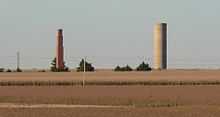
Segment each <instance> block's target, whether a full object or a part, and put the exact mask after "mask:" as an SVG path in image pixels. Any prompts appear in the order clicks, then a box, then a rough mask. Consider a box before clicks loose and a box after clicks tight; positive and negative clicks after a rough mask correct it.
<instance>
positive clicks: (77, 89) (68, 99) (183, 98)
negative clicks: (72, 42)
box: [0, 70, 220, 117]
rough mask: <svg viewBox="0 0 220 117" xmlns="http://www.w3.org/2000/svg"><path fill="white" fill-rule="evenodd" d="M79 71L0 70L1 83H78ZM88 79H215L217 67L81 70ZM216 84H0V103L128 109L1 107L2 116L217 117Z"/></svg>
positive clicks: (219, 75) (218, 96)
mask: <svg viewBox="0 0 220 117" xmlns="http://www.w3.org/2000/svg"><path fill="white" fill-rule="evenodd" d="M81 80H82V73H76V72H70V73H32V72H25V73H0V82H6V81H7V82H48V81H53V82H63V81H65V82H78V81H81ZM86 81H87V82H149V81H151V82H154V83H157V82H179V81H182V82H195V83H196V82H197V83H198V82H201V81H203V82H219V81H220V71H218V70H169V71H161V72H158V71H154V72H129V73H128V72H123V73H121V72H111V71H104V72H101V71H98V72H95V73H86ZM219 91H220V85H219V84H209V85H208V84H194V85H187V84H185V85H180V84H179V85H172V84H168V85H154V84H152V85H140V84H136V85H104V84H102V85H86V86H85V87H82V86H81V85H37V86H36V85H23V86H22V85H19V86H18V85H11V86H7V85H1V86H0V104H7V103H10V104H23V105H27V104H28V105H36V104H48V105H50V104H58V105H59V104H66V105H106V106H125V107H127V108H97V107H94V108H44V107H40V108H6V107H4V108H0V116H3V117H11V116H13V117H23V116H28V117H38V116H41V117H50V116H54V117H69V116H77V117H97V116H98V117H103V116H105V117H144V116H150V117H177V116H178V117H195V116H199V117H218V116H220V93H219Z"/></svg>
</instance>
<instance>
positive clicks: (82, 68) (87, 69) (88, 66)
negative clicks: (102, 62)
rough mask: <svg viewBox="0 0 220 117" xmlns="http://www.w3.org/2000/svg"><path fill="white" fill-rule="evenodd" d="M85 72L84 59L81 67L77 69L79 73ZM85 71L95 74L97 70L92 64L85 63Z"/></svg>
mask: <svg viewBox="0 0 220 117" xmlns="http://www.w3.org/2000/svg"><path fill="white" fill-rule="evenodd" d="M83 71H84V59H82V60H81V61H80V63H79V67H77V72H83ZM85 71H89V72H93V71H95V68H94V67H93V66H92V64H91V63H88V62H87V61H85Z"/></svg>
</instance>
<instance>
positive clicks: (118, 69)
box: [114, 65, 133, 71]
mask: <svg viewBox="0 0 220 117" xmlns="http://www.w3.org/2000/svg"><path fill="white" fill-rule="evenodd" d="M114 71H133V69H132V68H131V67H130V66H129V65H126V66H125V67H120V66H117V67H116V68H115V69H114Z"/></svg>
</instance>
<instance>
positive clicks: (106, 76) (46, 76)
mask: <svg viewBox="0 0 220 117" xmlns="http://www.w3.org/2000/svg"><path fill="white" fill-rule="evenodd" d="M85 76H86V77H85V80H86V81H220V70H167V71H153V72H113V71H96V72H93V73H89V72H87V73H86V75H85ZM82 79H83V73H78V72H66V73H52V72H45V73H42V72H23V73H0V81H81V80H82Z"/></svg>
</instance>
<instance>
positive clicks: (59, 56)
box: [56, 29, 64, 69]
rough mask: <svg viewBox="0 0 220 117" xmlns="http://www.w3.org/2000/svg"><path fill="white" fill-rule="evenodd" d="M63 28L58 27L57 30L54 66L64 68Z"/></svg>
mask: <svg viewBox="0 0 220 117" xmlns="http://www.w3.org/2000/svg"><path fill="white" fill-rule="evenodd" d="M63 50H64V49H63V30H62V29H59V30H58V32H57V45H56V68H57V69H64V57H63V56H64V52H63Z"/></svg>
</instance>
